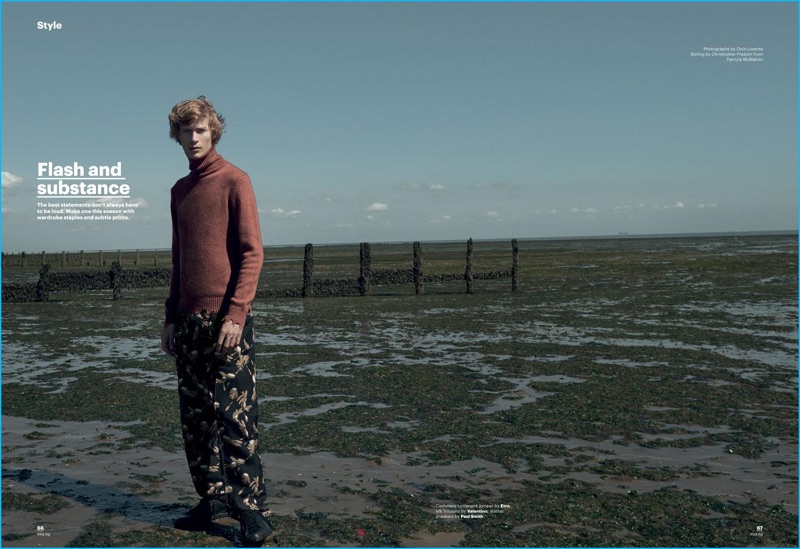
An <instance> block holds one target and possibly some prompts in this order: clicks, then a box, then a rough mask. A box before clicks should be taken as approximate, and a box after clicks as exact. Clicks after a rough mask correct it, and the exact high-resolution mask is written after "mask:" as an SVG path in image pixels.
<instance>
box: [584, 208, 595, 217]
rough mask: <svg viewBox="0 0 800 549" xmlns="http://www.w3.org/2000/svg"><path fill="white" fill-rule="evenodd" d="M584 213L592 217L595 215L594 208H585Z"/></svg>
mask: <svg viewBox="0 0 800 549" xmlns="http://www.w3.org/2000/svg"><path fill="white" fill-rule="evenodd" d="M586 213H587V214H589V215H594V214H596V213H597V210H595V209H594V208H586Z"/></svg>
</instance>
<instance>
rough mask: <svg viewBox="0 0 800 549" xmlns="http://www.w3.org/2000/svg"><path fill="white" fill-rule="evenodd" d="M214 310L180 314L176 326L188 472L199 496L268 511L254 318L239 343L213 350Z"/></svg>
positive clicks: (216, 331)
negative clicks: (260, 445)
mask: <svg viewBox="0 0 800 549" xmlns="http://www.w3.org/2000/svg"><path fill="white" fill-rule="evenodd" d="M218 334H219V323H218V322H217V317H216V314H215V313H210V314H209V313H206V312H203V313H194V314H185V313H184V314H181V315H179V318H178V321H177V323H176V326H175V352H176V355H177V359H176V364H177V370H178V394H179V396H180V408H181V428H182V430H183V440H184V444H185V447H186V458H187V459H188V461H189V472H190V473H191V475H192V482H193V483H194V487H195V489H196V490H197V493H198V494H200V495H201V496H202V497H204V498H217V497H218V498H223V499H224V498H227V504H228V507H229V509H230V510H231V511H232V512H233V513H234V514H235V513H237V511H241V510H247V509H251V510H254V511H262V512H264V513H265V514H267V513H268V511H269V509H268V506H267V503H266V491H265V489H264V473H263V470H262V465H261V457H260V456H259V455H258V400H257V398H256V376H255V362H254V360H253V359H254V356H255V347H254V345H253V319H252V317H251V316H250V315H248V316H247V320H246V322H245V325H244V327H243V329H242V340H241V343H240V345H239V347H237V348H235V349H233V350H231V351H229V352H228V353H227V355H225V354H221V353H216V352H215V351H214V345H215V344H216V341H217V335H218Z"/></svg>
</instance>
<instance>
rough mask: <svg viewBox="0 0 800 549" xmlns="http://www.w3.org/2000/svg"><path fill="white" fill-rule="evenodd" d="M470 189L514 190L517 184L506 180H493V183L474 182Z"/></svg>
mask: <svg viewBox="0 0 800 549" xmlns="http://www.w3.org/2000/svg"><path fill="white" fill-rule="evenodd" d="M470 189H490V190H494V191H506V190H508V191H510V190H516V189H517V185H515V184H514V183H510V182H508V181H495V182H493V183H475V184H474V185H471V186H470Z"/></svg>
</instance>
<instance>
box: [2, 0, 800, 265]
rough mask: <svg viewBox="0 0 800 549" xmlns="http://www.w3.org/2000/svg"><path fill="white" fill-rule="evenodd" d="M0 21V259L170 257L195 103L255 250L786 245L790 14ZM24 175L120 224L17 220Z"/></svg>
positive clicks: (723, 9)
mask: <svg viewBox="0 0 800 549" xmlns="http://www.w3.org/2000/svg"><path fill="white" fill-rule="evenodd" d="M0 9H2V246H3V251H5V252H14V253H16V252H20V251H28V252H38V251H61V250H66V251H77V250H98V249H152V248H168V247H169V245H170V241H171V237H170V231H171V224H170V214H169V189H170V187H171V186H172V185H173V184H174V183H175V181H176V180H177V179H179V178H180V177H182V176H183V175H185V174H186V173H187V172H188V162H187V160H186V158H185V156H184V155H183V152H182V150H181V148H180V146H179V145H178V144H177V143H175V142H173V141H170V139H169V135H168V131H169V129H168V122H167V115H168V113H169V111H170V109H171V108H172V106H173V105H174V104H175V103H177V102H179V101H181V100H184V99H189V98H193V97H197V96H198V95H201V94H202V95H205V96H207V97H208V98H209V99H210V100H211V101H213V103H214V105H215V106H216V108H217V109H218V110H219V111H220V112H221V113H222V114H223V115H224V116H225V117H226V119H227V124H228V126H227V131H226V133H225V134H224V135H223V137H222V140H221V141H220V143H219V145H218V146H217V150H218V152H219V153H220V154H222V156H223V157H225V158H226V159H227V160H229V161H230V162H232V163H234V164H235V165H237V166H238V167H240V168H242V169H243V170H245V171H246V172H247V173H248V174H249V175H250V178H251V181H252V183H253V188H254V190H255V194H256V199H257V202H258V207H259V212H260V222H261V229H262V235H263V240H264V243H265V245H267V246H270V245H292V244H305V243H307V242H311V243H315V244H325V243H340V242H363V241H367V242H392V241H414V240H420V241H429V240H466V239H467V238H470V237H472V238H475V239H505V238H519V239H524V238H549V237H572V236H597V235H617V234H620V233H627V234H631V235H635V234H657V233H693V232H727V231H767V230H797V209H798V208H797V207H798V197H797V184H798V163H797V153H798V142H797V137H798V126H797V123H798V122H797V121H798V113H797V101H798V90H797V82H798V78H797V77H798V66H797V54H798V43H797V29H798V13H797V10H798V6H797V3H794V2H788V3H727V2H713V3H683V2H679V3H671V2H667V3H649V2H648V3H614V4H606V3H570V2H564V3H537V2H521V3H502V4H499V3H447V2H445V3H370V2H367V3H336V2H334V3H259V2H253V3H241V4H230V3H225V4H222V3H149V2H148V3H102V2H101V3H14V2H11V3H9V2H3V3H2V7H1V8H0ZM40 22H41V23H42V25H40V24H39V23H40ZM45 23H46V25H45ZM53 23H58V25H53ZM59 25H60V28H57V27H58V26H59ZM50 26H53V27H54V28H52V30H48V28H49V27H50ZM39 27H43V28H39ZM704 48H708V49H705V50H704ZM712 48H732V50H733V51H736V49H737V48H742V53H745V52H746V53H760V54H761V57H760V59H761V60H759V61H741V62H739V61H728V58H727V57H724V56H711V55H710V54H711V52H712ZM697 53H707V54H709V55H708V56H705V57H704V56H699V55H692V54H697ZM715 53H717V52H716V51H715ZM41 162H44V163H47V162H52V163H53V165H62V166H64V165H67V166H72V165H73V164H74V163H77V164H79V165H81V166H84V167H85V168H86V169H87V170H88V167H89V166H100V165H102V166H117V165H119V166H120V167H121V175H122V176H123V177H124V178H125V179H124V181H119V180H116V181H111V180H106V181H103V182H104V183H125V184H127V185H129V187H130V198H126V199H114V200H117V201H121V202H124V203H126V204H134V205H135V206H132V207H131V209H132V211H133V212H134V213H132V214H130V215H128V216H127V217H128V219H125V220H113V221H112V220H97V219H95V220H86V219H83V220H41V219H37V217H38V216H39V215H40V214H39V213H37V210H40V209H41V208H40V206H38V204H40V203H53V202H61V203H63V202H65V199H42V198H39V194H40V193H39V192H38V188H37V187H38V185H39V184H41V183H57V181H56V180H48V181H44V180H39V179H38V178H39V176H40V174H39V172H38V166H39V163H41ZM117 163H120V164H117ZM79 181H84V179H79V180H76V181H66V182H67V183H76V182H79ZM85 182H86V183H92V182H95V183H96V181H89V180H85ZM104 200H105V201H106V202H109V200H108V199H104ZM114 200H111V202H113V201H114ZM69 202H70V203H75V204H85V203H87V202H90V200H87V199H81V200H75V199H69ZM105 207H108V206H105ZM120 207H121V208H122V206H120Z"/></svg>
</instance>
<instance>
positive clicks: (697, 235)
mask: <svg viewBox="0 0 800 549" xmlns="http://www.w3.org/2000/svg"><path fill="white" fill-rule="evenodd" d="M797 235H798V230H797V229H795V230H789V229H786V230H778V231H721V232H705V233H651V234H633V233H631V234H629V233H618V234H609V235H594V236H539V237H536V236H534V237H524V238H523V237H507V238H474V237H473V238H472V239H473V241H474V242H505V241H506V240H512V239H514V238H516V240H517V241H519V242H558V241H562V242H567V241H580V240H647V239H654V240H655V239H665V238H731V237H747V236H797ZM469 238H470V237H469V235H467V236H465V237H464V238H460V239H453V240H420V242H421V243H422V244H452V243H458V242H466V241H467V240H469ZM413 242H414V241H413V240H394V241H376V242H371V241H370V244H372V245H395V246H396V245H403V244H412V243H413ZM312 244H313V245H314V246H315V247H333V246H358V244H359V243H358V242H325V243H318V242H312ZM305 245H306V243H297V244H272V245H267V246H264V248H265V249H286V248H300V247H303V246H305ZM136 250H137V248H106V249H103V250H90V249H84V250H37V251H25V253H26V254H30V255H31V256H33V255H39V254H41V253H42V252H43V251H44V253H45V254H57V253H61V252H66V253H70V254H73V253H80V252H81V251H83V252H85V253H96V252H103V253H116V252H118V251H120V252H134V251H136ZM138 250H141V251H155V252H169V250H170V249H169V248H150V247H141V248H138ZM3 253H4V254H6V253H7V254H20V253H22V252H21V251H16V252H8V251H5V250H3Z"/></svg>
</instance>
